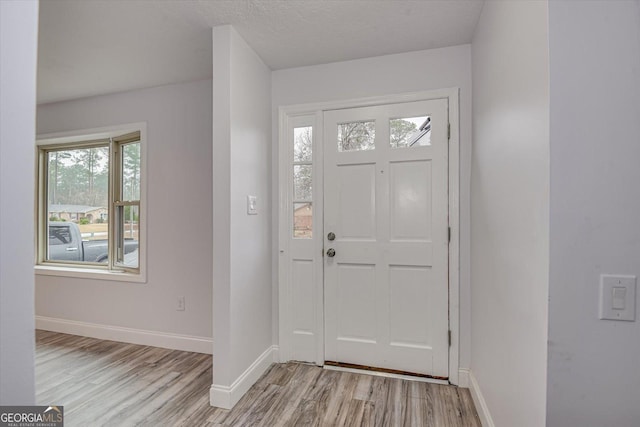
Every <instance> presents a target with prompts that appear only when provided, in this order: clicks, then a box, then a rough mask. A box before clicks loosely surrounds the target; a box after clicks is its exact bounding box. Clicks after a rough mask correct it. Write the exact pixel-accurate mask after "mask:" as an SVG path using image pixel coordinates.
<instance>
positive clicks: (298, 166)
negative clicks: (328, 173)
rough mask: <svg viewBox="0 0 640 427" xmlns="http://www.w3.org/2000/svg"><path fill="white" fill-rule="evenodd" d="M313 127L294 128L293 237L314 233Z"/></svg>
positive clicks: (307, 235)
mask: <svg viewBox="0 0 640 427" xmlns="http://www.w3.org/2000/svg"><path fill="white" fill-rule="evenodd" d="M312 148H313V127H312V126H304V127H297V128H294V129H293V199H294V201H295V202H294V204H293V237H296V238H306V239H309V238H311V237H312V235H313V230H312V229H313V202H312V200H313V176H312V168H313V166H312V160H313V158H312Z"/></svg>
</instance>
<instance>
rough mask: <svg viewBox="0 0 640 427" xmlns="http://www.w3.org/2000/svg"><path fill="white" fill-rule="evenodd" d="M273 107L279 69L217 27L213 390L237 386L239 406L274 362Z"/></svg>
mask: <svg viewBox="0 0 640 427" xmlns="http://www.w3.org/2000/svg"><path fill="white" fill-rule="evenodd" d="M270 108H271V70H270V69H269V68H268V67H267V66H266V65H265V64H264V63H263V62H262V60H261V59H260V57H259V56H258V55H257V54H256V53H255V52H254V51H253V50H252V49H251V48H250V47H249V45H248V44H247V43H246V42H245V41H244V40H243V39H242V37H241V36H240V35H239V34H238V33H237V32H236V31H235V29H234V28H233V27H231V26H222V27H215V28H214V29H213V136H214V137H213V164H214V176H213V179H214V198H213V212H214V218H213V246H214V259H213V279H214V280H213V281H214V283H213V342H214V351H213V352H214V361H215V362H214V363H215V365H214V370H213V386H212V390H213V388H215V387H217V388H218V389H221V390H226V391H230V392H231V395H232V398H231V406H233V404H234V403H235V400H236V399H238V398H239V396H241V394H242V393H236V392H235V390H236V389H242V390H244V388H245V387H246V386H247V385H249V386H250V385H251V384H250V381H248V382H247V381H245V380H246V378H251V379H253V378H254V377H253V375H256V374H257V373H261V372H258V371H259V369H261V368H260V367H261V366H268V364H270V363H271V360H272V358H267V359H265V360H263V361H262V362H264V363H267V362H268V364H266V365H260V363H258V362H259V360H261V359H260V358H261V356H262V355H265V354H267V355H268V356H269V357H271V354H270V351H271V350H272V345H273V342H272V333H271V329H272V326H271V325H272V311H271V291H272V285H271V191H270V182H271V165H270V161H271V112H270V111H271V109H270ZM249 195H251V196H256V197H257V210H258V213H257V215H248V213H247V196H249ZM255 379H257V378H255ZM234 384H235V386H234ZM232 386H234V387H232ZM230 388H231V389H230ZM212 402H213V399H212Z"/></svg>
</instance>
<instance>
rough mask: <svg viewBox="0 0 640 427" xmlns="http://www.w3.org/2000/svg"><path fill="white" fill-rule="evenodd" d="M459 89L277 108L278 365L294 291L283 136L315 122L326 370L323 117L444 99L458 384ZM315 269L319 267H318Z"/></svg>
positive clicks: (320, 317) (317, 286)
mask: <svg viewBox="0 0 640 427" xmlns="http://www.w3.org/2000/svg"><path fill="white" fill-rule="evenodd" d="M459 92H460V90H459V88H447V89H438V90H430V91H420V92H411V93H403V94H395V95H385V96H376V97H368V98H358V99H349V100H341V101H330V102H319V103H309V104H297V105H289V106H281V107H279V108H278V116H279V117H278V119H279V120H278V123H279V129H278V165H279V174H278V178H279V179H278V197H279V200H278V202H279V203H278V226H279V233H278V254H277V257H278V315H279V317H278V319H279V322H278V335H279V359H280V361H281V362H286V361H289V360H292V357H291V355H292V343H291V341H292V338H291V337H292V335H291V331H292V320H291V319H292V303H293V296H292V286H291V266H292V258H291V255H290V241H291V233H290V230H289V227H290V224H292V210H291V209H290V206H292V200H291V194H290V193H291V191H290V190H289V189H290V188H292V187H293V177H292V174H291V173H290V167H291V166H290V165H291V161H292V158H293V148H292V146H291V144H290V139H289V136H288V134H287V131H288V130H289V129H291V127H292V123H295V122H296V121H299V120H300V118H301V117H305V119H306V121H307V122H309V121H311V122H313V203H314V215H313V227H314V228H313V238H312V242H313V243H312V244H313V248H314V249H313V252H314V258H313V264H314V265H315V266H316V268H315V270H314V278H313V289H314V300H315V303H314V310H315V313H314V319H315V321H314V325H315V331H314V334H313V335H315V352H314V353H315V360H314V361H313V362H315V363H316V364H317V365H319V366H323V365H324V361H325V359H324V343H325V341H324V340H325V337H324V277H323V265H324V264H323V262H324V261H323V257H322V251H323V244H324V233H323V230H322V227H323V212H324V211H323V209H324V207H323V203H322V202H323V200H322V194H323V190H324V188H323V183H324V181H323V178H324V177H323V167H324V166H323V150H322V144H323V137H324V135H323V127H324V119H323V113H324V111H327V110H338V109H343V108H358V107H369V106H375V105H382V104H396V103H402V102H412V101H424V100H433V99H447V100H448V105H449V110H448V113H449V126H450V134H449V164H448V168H449V171H448V174H449V195H448V199H449V227H450V228H451V240H450V242H449V330H450V331H451V345H450V347H449V382H450V383H451V384H455V385H458V383H459V378H458V377H459V374H458V371H459V368H460V366H459V357H460V355H459V349H460V339H459V336H460V297H459V295H460V279H459V278H460V113H459ZM318 266H319V267H318Z"/></svg>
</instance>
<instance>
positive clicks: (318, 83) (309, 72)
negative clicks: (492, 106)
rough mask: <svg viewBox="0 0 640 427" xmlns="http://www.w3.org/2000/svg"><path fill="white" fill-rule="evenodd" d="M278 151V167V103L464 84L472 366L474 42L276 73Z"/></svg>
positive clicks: (464, 240)
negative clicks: (471, 183) (470, 189)
mask: <svg viewBox="0 0 640 427" xmlns="http://www.w3.org/2000/svg"><path fill="white" fill-rule="evenodd" d="M272 84H273V86H272V96H273V97H272V105H273V110H272V111H273V119H272V120H273V151H272V156H271V162H272V164H273V168H274V170H278V169H277V168H278V107H280V106H285V105H295V104H305V103H312V102H323V101H337V100H345V99H353V98H363V97H370V96H377V95H390V94H399V93H405V92H416V91H424V90H432V89H442V88H450V87H458V88H460V123H461V125H460V170H461V177H460V234H461V242H460V325H461V331H460V365H461V366H462V367H468V366H469V354H470V305H469V299H470V290H469V173H470V159H471V55H470V46H469V45H463V46H455V47H450V48H443V49H433V50H426V51H419V52H410V53H403V54H397V55H387V56H380V57H375V58H366V59H358V60H353V61H345V62H336V63H331V64H323V65H316V66H310V67H301V68H292V69H286V70H278V71H274V72H273V73H272ZM272 194H273V197H274V199H273V206H274V211H273V217H274V221H273V223H272V228H273V230H274V231H273V235H274V236H278V220H277V218H278V212H277V208H278V199H277V198H278V174H277V173H276V174H274V176H273V186H272ZM272 252H273V260H272V263H273V272H274V277H273V283H274V298H273V301H274V327H273V334H274V338H273V339H274V342H277V341H278V323H277V320H278V307H277V301H278V299H277V286H278V277H277V265H278V264H277V261H278V259H277V254H278V241H277V237H276V238H274V242H273V248H272Z"/></svg>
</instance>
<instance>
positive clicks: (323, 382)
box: [36, 331, 480, 427]
mask: <svg viewBox="0 0 640 427" xmlns="http://www.w3.org/2000/svg"><path fill="white" fill-rule="evenodd" d="M210 386H211V356H209V355H205V354H198V353H189V352H184V351H176V350H167V349H161V348H156V347H147V346H141V345H133V344H125V343H119V342H114V341H103V340H97V339H93V338H85V337H78V336H74V335H66V334H59V333H54V332H47V331H36V391H37V402H38V404H41V405H50V404H57V405H64V414H65V426H67V427H73V426H82V427H92V426H103V425H104V426H117V427H119V426H134V425H144V426H194V427H198V426H219V427H223V426H268V427H271V426H392V427H396V426H433V427H449V426H452V427H480V421H479V420H478V416H477V414H476V411H475V409H474V407H473V402H472V400H471V396H470V395H469V391H468V390H466V389H459V388H457V387H453V386H443V385H435V384H427V383H422V382H413V381H404V380H398V379H391V378H383V377H374V376H370V375H360V374H353V373H347V372H337V371H329V370H324V369H322V368H318V367H316V366H309V365H304V364H298V363H286V364H274V365H273V366H272V367H271V368H270V369H269V370H268V371H267V372H266V373H265V374H264V375H263V376H262V378H261V379H260V380H259V381H258V382H257V383H256V384H255V385H254V386H253V387H252V388H251V389H250V390H249V392H248V393H247V394H246V395H245V396H244V397H243V398H242V400H240V402H238V404H236V406H235V407H234V408H233V410H231V411H227V410H223V409H217V408H212V407H210V406H209V387H210Z"/></svg>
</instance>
